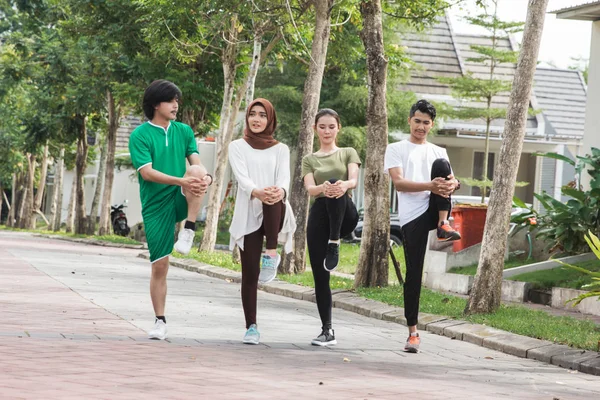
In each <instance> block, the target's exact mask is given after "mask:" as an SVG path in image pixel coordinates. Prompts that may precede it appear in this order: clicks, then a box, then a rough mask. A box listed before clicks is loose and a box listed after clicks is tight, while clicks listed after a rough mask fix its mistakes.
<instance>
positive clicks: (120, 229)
mask: <svg viewBox="0 0 600 400" xmlns="http://www.w3.org/2000/svg"><path fill="white" fill-rule="evenodd" d="M126 203H127V200H125V202H124V203H123V204H119V205H118V206H110V220H111V221H112V227H113V232H114V233H115V235H120V236H127V235H129V226H128V225H127V216H126V215H125V212H124V211H123V209H124V208H125V207H127V206H126V205H125V204H126Z"/></svg>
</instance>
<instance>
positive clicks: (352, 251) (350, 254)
mask: <svg viewBox="0 0 600 400" xmlns="http://www.w3.org/2000/svg"><path fill="white" fill-rule="evenodd" d="M359 250H360V243H343V242H342V244H341V246H340V262H339V265H338V267H337V269H336V271H338V272H344V273H346V274H353V275H354V273H355V272H356V266H357V265H358V253H359ZM394 255H395V256H396V260H397V261H398V264H399V265H400V271H401V272H402V277H403V278H405V277H406V263H405V262H404V250H403V249H402V247H400V246H394ZM306 257H307V260H308V253H307V254H306ZM389 262H390V265H389V272H388V277H389V280H390V282H391V283H398V278H397V277H396V271H395V270H394V265H393V264H392V260H391V258H390V261H389Z"/></svg>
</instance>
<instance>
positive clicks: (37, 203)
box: [31, 141, 48, 228]
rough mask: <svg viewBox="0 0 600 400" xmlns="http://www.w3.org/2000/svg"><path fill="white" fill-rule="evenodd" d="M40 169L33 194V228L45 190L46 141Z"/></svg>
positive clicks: (46, 166)
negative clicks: (38, 181)
mask: <svg viewBox="0 0 600 400" xmlns="http://www.w3.org/2000/svg"><path fill="white" fill-rule="evenodd" d="M41 167H42V170H41V171H40V185H39V186H38V190H37V193H36V194H35V201H34V204H33V214H31V219H32V221H31V225H32V228H35V225H36V218H37V213H38V212H39V213H41V214H43V213H42V201H43V200H44V193H45V192H46V177H47V176H48V141H46V145H45V146H44V153H43V156H42V165H41Z"/></svg>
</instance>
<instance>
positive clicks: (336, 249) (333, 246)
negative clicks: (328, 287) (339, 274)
mask: <svg viewBox="0 0 600 400" xmlns="http://www.w3.org/2000/svg"><path fill="white" fill-rule="evenodd" d="M339 260H340V245H339V244H337V243H329V244H328V245H327V254H326V255H325V260H323V267H325V270H326V271H329V272H331V271H333V270H334V269H336V268H337V266H338V261H339Z"/></svg>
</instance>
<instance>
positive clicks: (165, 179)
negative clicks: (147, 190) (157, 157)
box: [139, 164, 184, 186]
mask: <svg viewBox="0 0 600 400" xmlns="http://www.w3.org/2000/svg"><path fill="white" fill-rule="evenodd" d="M139 172H140V175H141V176H142V179H144V180H145V181H147V182H156V183H162V184H163V185H172V186H182V184H183V179H184V178H178V177H176V176H171V175H167V174H164V173H162V172H160V171H157V170H155V169H154V168H152V164H148V165H146V166H144V167H142V169H140V171H139Z"/></svg>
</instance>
